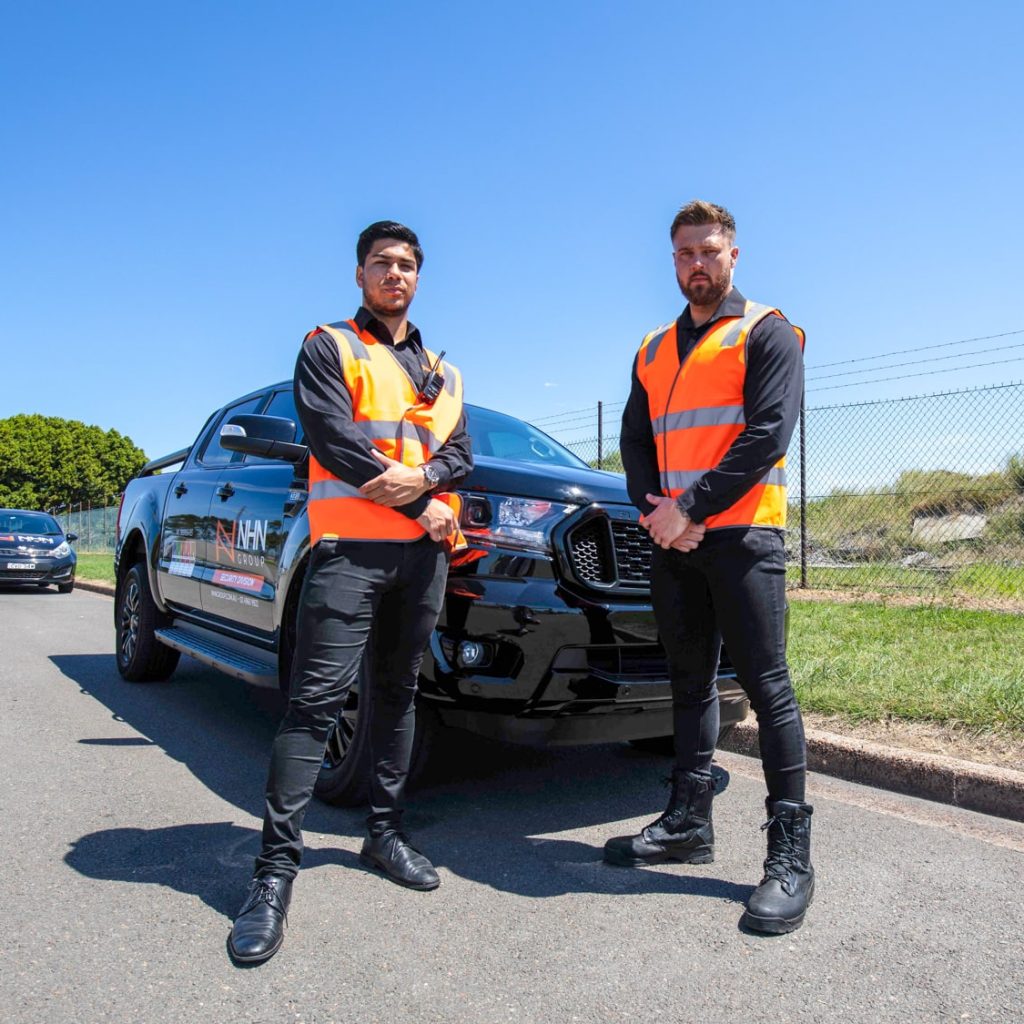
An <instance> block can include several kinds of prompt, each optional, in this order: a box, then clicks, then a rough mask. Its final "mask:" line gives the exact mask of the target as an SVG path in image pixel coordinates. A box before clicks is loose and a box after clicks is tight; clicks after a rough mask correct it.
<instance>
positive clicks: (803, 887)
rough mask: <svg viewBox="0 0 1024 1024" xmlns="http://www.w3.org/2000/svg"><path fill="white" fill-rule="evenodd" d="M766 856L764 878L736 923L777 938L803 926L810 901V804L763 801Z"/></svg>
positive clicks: (812, 880) (812, 879)
mask: <svg viewBox="0 0 1024 1024" xmlns="http://www.w3.org/2000/svg"><path fill="white" fill-rule="evenodd" d="M765 806H766V807H767V808H768V820H767V821H766V822H765V823H764V824H763V825H762V826H761V831H762V832H763V831H764V830H765V829H767V830H768V857H767V859H766V860H765V862H764V878H762V879H761V884H760V885H759V886H758V887H757V888H756V889H755V890H754V892H753V895H752V896H751V897H750V900H749V901H748V902H747V909H746V912H745V913H744V915H743V917H742V918H740V924H741V925H744V926H745V927H747V928H750V929H752V930H753V931H755V932H770V933H772V934H775V935H781V934H784V933H785V932H794V931H796V930H797V928H799V927H800V925H802V924H803V923H804V914H806V913H807V908H808V907H809V906H810V905H811V900H812V899H814V868H812V867H811V815H812V814H813V813H814V808H813V807H811V806H810V804H802V803H798V802H797V801H795V800H775V801H772V800H766V801H765Z"/></svg>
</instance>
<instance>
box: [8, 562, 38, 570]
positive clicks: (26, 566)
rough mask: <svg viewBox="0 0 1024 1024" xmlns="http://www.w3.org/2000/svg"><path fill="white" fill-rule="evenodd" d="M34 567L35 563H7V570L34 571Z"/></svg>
mask: <svg viewBox="0 0 1024 1024" xmlns="http://www.w3.org/2000/svg"><path fill="white" fill-rule="evenodd" d="M35 567H36V563H35V562H8V563H7V568H8V569H34V568H35Z"/></svg>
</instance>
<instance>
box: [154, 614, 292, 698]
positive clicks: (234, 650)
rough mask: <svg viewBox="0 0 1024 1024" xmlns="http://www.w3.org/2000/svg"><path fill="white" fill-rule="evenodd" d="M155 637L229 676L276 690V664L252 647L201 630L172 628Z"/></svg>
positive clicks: (186, 627) (161, 630)
mask: <svg viewBox="0 0 1024 1024" xmlns="http://www.w3.org/2000/svg"><path fill="white" fill-rule="evenodd" d="M155 635H156V638H157V640H159V641H160V642H161V643H162V644H167V646H168V647H173V648H174V649H175V650H176V651H181V653H182V654H188V655H189V656H190V657H193V658H195V659H196V661H201V662H203V663H204V664H206V665H211V666H212V667H213V668H216V669H220V671H221V672H225V673H227V675H229V676H234V677H235V678H236V679H244V680H245V681H246V682H247V683H256V684H257V685H258V686H271V687H273V688H275V689H276V688H277V660H276V658H274V657H273V655H271V654H269V652H268V654H267V657H266V659H263V658H260V657H259V656H258V655H257V654H254V652H253V649H252V648H251V647H248V646H246V645H244V644H241V643H236V642H235V641H233V640H231V639H230V638H229V637H225V636H221V635H219V634H217V633H213V632H212V631H210V630H206V629H202V628H201V627H199V626H169V627H168V628H166V629H158V630H156V632H155Z"/></svg>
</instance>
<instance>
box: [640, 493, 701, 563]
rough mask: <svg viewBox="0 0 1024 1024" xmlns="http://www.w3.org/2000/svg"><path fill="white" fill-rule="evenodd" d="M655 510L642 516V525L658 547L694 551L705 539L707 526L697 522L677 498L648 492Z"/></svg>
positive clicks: (648, 498)
mask: <svg viewBox="0 0 1024 1024" xmlns="http://www.w3.org/2000/svg"><path fill="white" fill-rule="evenodd" d="M647 500H648V501H649V502H650V503H651V504H652V505H653V506H654V511H653V512H650V513H648V514H647V515H645V516H641V517H640V525H641V526H642V527H643V528H644V529H645V530H646V531H647V532H648V533H649V534H650V535H651V540H652V541H654V543H655V544H657V545H658V547H661V548H665V549H666V550H667V549H668V548H675V550H676V551H693V550H694V549H695V548H696V547H697V545H698V544H700V542H701V541H702V540H703V539H704V531H705V530H706V529H707V527H706V526H705V525H704V524H703V523H695V522H693V520H691V519H690V517H689V516H688V515H687V514H686V513H685V512H683V510H682V509H681V508H680V507H679V506H678V505H677V504H676V499H675V498H668V497H666V496H665V495H664V494H648V495H647Z"/></svg>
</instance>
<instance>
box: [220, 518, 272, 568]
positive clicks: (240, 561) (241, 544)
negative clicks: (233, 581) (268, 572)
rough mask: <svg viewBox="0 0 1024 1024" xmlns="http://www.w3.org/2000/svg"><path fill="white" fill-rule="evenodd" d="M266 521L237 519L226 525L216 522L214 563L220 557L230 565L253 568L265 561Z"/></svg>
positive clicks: (221, 521) (267, 523)
mask: <svg viewBox="0 0 1024 1024" xmlns="http://www.w3.org/2000/svg"><path fill="white" fill-rule="evenodd" d="M268 525H269V521H268V520H266V519H239V520H236V521H235V522H233V523H230V524H227V523H225V522H224V521H223V520H222V519H218V520H217V533H216V536H215V538H214V561H215V562H219V561H220V560H221V555H222V554H223V556H224V557H225V558H226V559H227V560H228V561H229V562H231V563H232V565H249V566H253V567H255V568H258V567H259V566H261V565H263V564H264V562H265V561H266V550H267V527H268Z"/></svg>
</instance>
